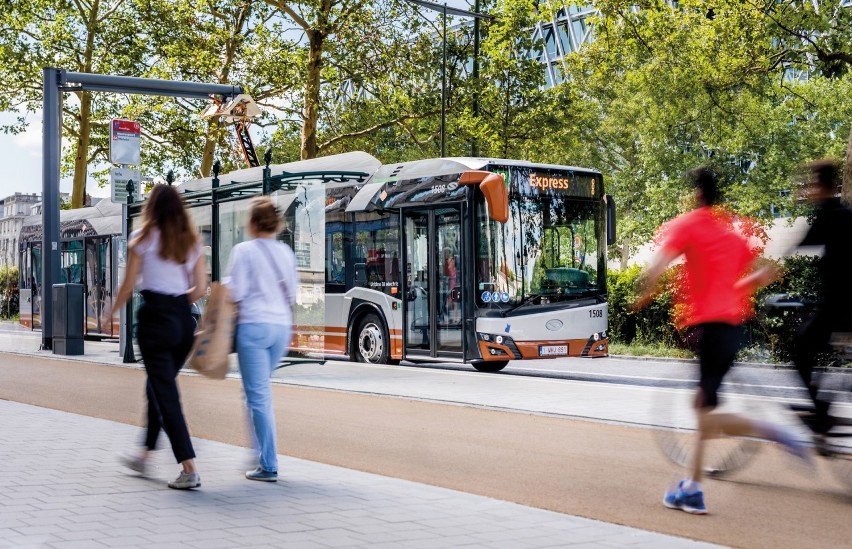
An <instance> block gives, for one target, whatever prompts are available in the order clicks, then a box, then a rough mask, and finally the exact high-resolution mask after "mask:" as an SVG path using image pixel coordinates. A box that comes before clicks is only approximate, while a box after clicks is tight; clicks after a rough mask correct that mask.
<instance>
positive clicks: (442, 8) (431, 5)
mask: <svg viewBox="0 0 852 549" xmlns="http://www.w3.org/2000/svg"><path fill="white" fill-rule="evenodd" d="M405 1H406V2H408V3H409V4H415V5H418V6H420V7H421V8H426V9H427V10H432V11H438V12H441V13H442V14H443V27H442V31H441V32H442V35H443V36H442V40H441V41H442V60H441V157H444V156H446V155H447V14H448V13H449V14H450V15H458V16H461V17H472V18H473V20H474V34H475V35H476V36H474V52H473V72H474V74H473V76H474V78H476V77H477V76H479V74H478V72H479V65H478V62H477V56H478V55H479V51H478V50H479V25H478V24H477V23H478V22H479V19H491V16H490V15H485V14H484V13H478V12H475V11H466V10H460V9H458V8H450V7H448V6H447V4H446V3H444V4H436V3H435V2H427V1H426V0H405ZM475 9H477V10H478V9H479V0H476V8H475ZM473 111H474V113H476V114H478V111H479V104H478V101H477V102H476V104H474V107H473ZM473 150H474V153H475V151H476V145H475V144H474V147H473Z"/></svg>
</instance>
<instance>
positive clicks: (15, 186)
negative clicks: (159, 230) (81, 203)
mask: <svg viewBox="0 0 852 549" xmlns="http://www.w3.org/2000/svg"><path fill="white" fill-rule="evenodd" d="M15 118H16V114H15V113H0V124H8V123H10V122H13V121H14V120H15ZM27 120H29V121H30V125H29V127H28V128H27V131H26V132H24V133H22V134H18V135H9V134H3V133H0V198H5V197H7V196H9V195H11V194H15V193H16V192H19V193H38V194H41V113H37V114H30V115H28V116H27ZM59 189H60V191H61V192H69V193H70V192H71V181H70V179H69V180H66V181H61V182H60V184H59ZM93 190H94V189H93ZM97 191H101V192H97ZM91 194H92V195H93V196H107V194H109V193H108V190H107V189H97V190H96V191H95V192H92V193H91Z"/></svg>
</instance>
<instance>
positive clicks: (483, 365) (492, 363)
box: [473, 360, 509, 374]
mask: <svg viewBox="0 0 852 549" xmlns="http://www.w3.org/2000/svg"><path fill="white" fill-rule="evenodd" d="M507 364H509V361H508V360H489V361H488V362H476V363H474V364H473V367H474V368H476V369H477V371H480V372H485V373H487V374H493V373H495V372H499V371H500V370H502V369H503V368H505V367H506V365H507Z"/></svg>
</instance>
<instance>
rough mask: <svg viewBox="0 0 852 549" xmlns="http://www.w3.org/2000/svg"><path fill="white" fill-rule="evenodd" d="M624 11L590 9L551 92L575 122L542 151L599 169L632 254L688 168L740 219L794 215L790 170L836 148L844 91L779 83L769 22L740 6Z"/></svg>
mask: <svg viewBox="0 0 852 549" xmlns="http://www.w3.org/2000/svg"><path fill="white" fill-rule="evenodd" d="M633 4H634V2H628V1H625V0H600V1H599V2H597V3H596V6H597V7H599V8H600V10H601V16H600V18H599V19H598V21H597V23H596V29H595V32H596V36H597V39H596V40H595V41H594V42H592V43H591V44H589V45H587V46H586V47H585V48H584V49H583V50H581V51H580V52H578V53H575V54H572V55H571V56H569V58H568V59H567V60H566V83H565V84H563V85H562V86H560V88H561V89H560V90H558V93H560V94H561V95H562V96H563V97H564V100H563V101H561V104H562V105H564V106H566V107H565V108H566V109H569V110H570V111H571V112H572V113H576V114H575V117H574V118H575V121H576V123H575V124H574V125H572V126H569V127H566V128H564V130H563V131H561V132H555V133H553V134H551V136H549V138H548V139H547V141H545V144H546V146H547V147H549V148H550V149H551V150H554V151H560V154H561V155H564V156H568V157H570V158H575V159H579V160H580V161H581V162H582V163H586V162H588V163H590V164H591V165H597V166H599V167H601V169H602V170H603V171H604V173H605V174H606V176H607V179H608V183H607V185H608V190H609V192H611V193H612V194H614V195H615V196H616V197H617V199H618V201H619V206H620V207H619V209H620V212H621V230H620V233H621V234H627V235H631V236H633V237H634V241H633V242H632V243H630V245H631V246H632V245H635V244H639V243H642V242H645V241H647V240H649V239H650V237H651V235H652V234H653V232H654V230H655V228H656V227H657V226H658V225H659V224H660V223H661V222H662V221H664V220H666V219H669V218H671V217H672V216H674V215H675V214H677V213H678V212H679V211H681V210H682V209H683V208H684V207H685V206H686V204H687V202H685V198H684V197H685V196H686V195H687V194H688V193H687V192H686V191H687V189H686V188H685V187H684V186H683V185H682V183H681V178H682V174H683V173H684V172H685V171H686V170H687V169H689V168H691V167H694V166H695V165H698V164H709V165H711V166H713V167H714V168H715V169H716V170H717V171H719V172H720V173H721V175H722V179H723V181H725V182H727V183H728V184H727V186H726V188H725V189H724V193H725V196H726V199H727V202H728V203H729V204H730V205H731V206H732V207H733V208H734V209H736V210H737V211H739V212H740V213H743V214H747V215H749V216H754V217H758V218H761V219H764V220H768V219H770V218H771V217H772V215H773V211H774V209H776V208H779V207H780V208H785V209H792V208H793V207H794V206H795V205H794V203H793V201H792V200H791V199H790V198H786V197H785V196H784V195H785V193H788V192H789V191H790V188H791V184H792V182H791V175H792V174H793V172H794V171H795V167H796V165H797V164H798V163H800V162H801V161H802V160H805V159H808V158H811V157H812V156H811V155H820V154H825V153H827V152H830V151H832V150H835V149H836V145H837V142H838V141H837V139H836V138H833V137H832V136H833V135H835V134H836V132H837V131H838V128H843V127H845V126H843V122H842V121H843V120H845V119H846V118H845V117H846V116H847V114H846V113H848V112H849V107H848V103H844V101H845V100H844V99H843V98H844V97H848V94H849V92H850V88H849V87H848V84H844V85H843V86H840V87H836V88H830V87H827V86H825V80H824V79H820V78H813V79H810V80H805V81H799V80H790V79H784V78H782V76H783V71H784V66H783V63H782V61H783V56H782V55H780V54H779V51H778V49H777V48H776V44H777V37H776V35H775V34H774V32H773V28H772V25H771V24H770V21H769V19H767V18H766V17H763V16H762V15H760V14H756V13H755V12H754V10H752V9H750V7H749V6H748V5H744V4H742V3H740V2H734V1H719V2H716V3H714V7H713V10H712V12H711V11H708V9H707V5H706V3H704V2H703V1H697V0H686V1H683V2H679V3H678V7H677V8H673V7H671V6H669V5H668V4H667V3H664V2H661V1H660V2H643V3H641V4H642V5H641V6H640V8H641V9H639V10H634V9H632V6H633ZM844 136H845V133H844ZM629 247H630V246H628V248H629ZM623 253H625V254H629V253H630V250H629V249H625V250H623Z"/></svg>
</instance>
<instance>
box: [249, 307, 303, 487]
mask: <svg viewBox="0 0 852 549" xmlns="http://www.w3.org/2000/svg"><path fill="white" fill-rule="evenodd" d="M291 329H292V328H291V327H290V326H285V325H282V324H262V323H247V324H238V325H237V356H238V358H239V361H240V374H241V375H242V377H243V389H244V390H245V393H246V407H247V408H248V413H249V421H250V422H251V427H252V433H253V434H254V437H253V438H254V442H255V448H256V449H257V450H258V453H259V457H260V466H261V467H262V468H263V470H264V471H274V472H277V471H278V455H277V454H278V452H277V446H276V436H275V412H274V411H273V408H272V388H271V386H270V383H269V379H270V377H271V376H272V372H273V371H275V368H276V367H277V366H278V361H279V360H280V359H281V357H282V356H284V353H286V352H287V346H288V345H289V343H290V331H291Z"/></svg>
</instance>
